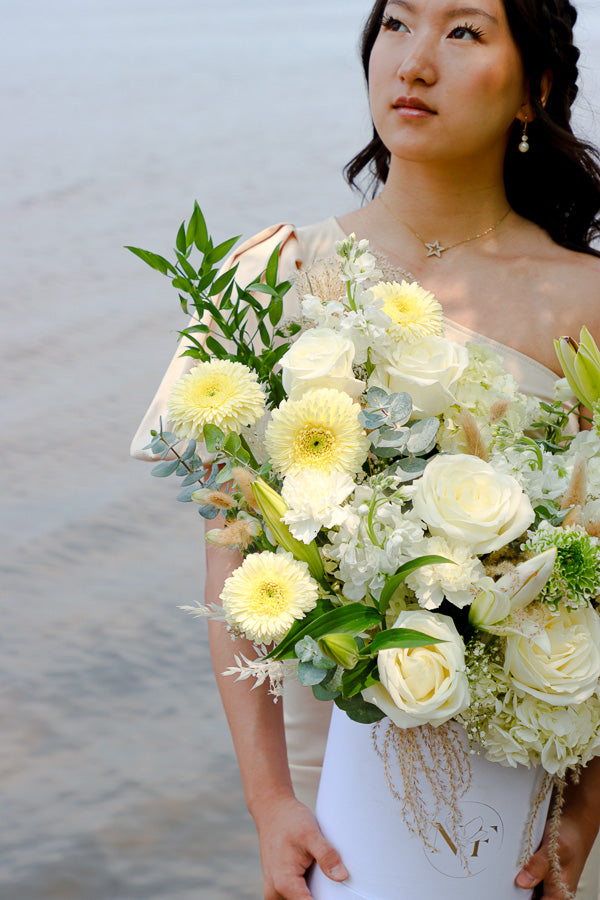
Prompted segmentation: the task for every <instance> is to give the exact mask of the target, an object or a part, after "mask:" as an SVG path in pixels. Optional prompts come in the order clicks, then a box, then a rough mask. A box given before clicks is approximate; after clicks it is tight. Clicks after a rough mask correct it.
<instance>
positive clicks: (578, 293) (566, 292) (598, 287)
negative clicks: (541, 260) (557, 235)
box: [549, 245, 600, 336]
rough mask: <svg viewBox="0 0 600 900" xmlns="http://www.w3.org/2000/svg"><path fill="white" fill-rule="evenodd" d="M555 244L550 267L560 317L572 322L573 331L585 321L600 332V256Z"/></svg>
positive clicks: (595, 332)
mask: <svg viewBox="0 0 600 900" xmlns="http://www.w3.org/2000/svg"><path fill="white" fill-rule="evenodd" d="M553 247H554V254H553V261H552V263H551V265H550V266H549V269H550V271H551V275H552V289H551V293H552V295H553V300H554V304H553V305H554V307H555V311H556V313H557V318H558V319H559V320H560V321H561V322H563V321H565V319H566V320H567V321H569V320H570V321H571V322H572V323H573V325H572V326H571V333H572V332H573V331H574V329H575V328H577V329H578V328H579V327H580V326H581V325H583V324H585V325H587V326H588V328H589V329H590V330H591V331H592V332H593V333H594V334H596V335H600V258H599V257H597V256H592V255H590V254H589V253H578V252H575V251H573V250H567V249H565V248H564V247H557V246H556V245H553ZM573 336H575V335H573Z"/></svg>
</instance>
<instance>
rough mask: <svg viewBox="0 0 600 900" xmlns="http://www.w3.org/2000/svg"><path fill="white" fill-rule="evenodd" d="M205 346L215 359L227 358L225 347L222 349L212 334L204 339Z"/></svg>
mask: <svg viewBox="0 0 600 900" xmlns="http://www.w3.org/2000/svg"><path fill="white" fill-rule="evenodd" d="M206 346H207V348H208V349H209V350H210V352H211V353H212V354H213V356H216V357H217V359H227V358H228V357H229V353H228V352H227V350H226V349H225V347H223V346H222V345H221V344H220V343H219V341H218V340H217V339H216V337H215V336H214V335H212V334H209V335H208V337H207V338H206Z"/></svg>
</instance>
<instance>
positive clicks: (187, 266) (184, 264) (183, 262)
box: [177, 253, 198, 281]
mask: <svg viewBox="0 0 600 900" xmlns="http://www.w3.org/2000/svg"><path fill="white" fill-rule="evenodd" d="M177 259H178V260H179V265H180V266H181V268H182V269H183V271H184V272H185V274H186V275H187V277H188V278H190V279H191V280H192V281H195V280H196V278H197V277H198V274H197V272H196V270H195V269H194V267H193V266H192V264H191V263H189V262H188V261H187V259H186V258H185V256H184V255H183V253H178V254H177Z"/></svg>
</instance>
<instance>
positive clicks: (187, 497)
mask: <svg viewBox="0 0 600 900" xmlns="http://www.w3.org/2000/svg"><path fill="white" fill-rule="evenodd" d="M197 490H198V485H197V484H189V485H187V486H186V487H185V488H184V489H183V490H182V491H180V493H179V494H177V500H179V502H180V503H191V502H192V494H193V493H194V491H197Z"/></svg>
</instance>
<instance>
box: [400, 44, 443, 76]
mask: <svg viewBox="0 0 600 900" xmlns="http://www.w3.org/2000/svg"><path fill="white" fill-rule="evenodd" d="M396 74H397V77H398V78H399V79H400V81H403V82H405V83H406V84H409V85H410V84H414V83H416V82H421V83H423V84H433V82H434V81H436V79H437V67H436V64H435V59H434V51H433V48H432V47H431V46H430V44H429V42H428V41H426V40H419V41H417V40H415V42H414V43H412V46H409V47H406V53H405V55H404V58H403V59H402V61H401V62H400V64H399V66H398V69H397V71H396Z"/></svg>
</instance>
